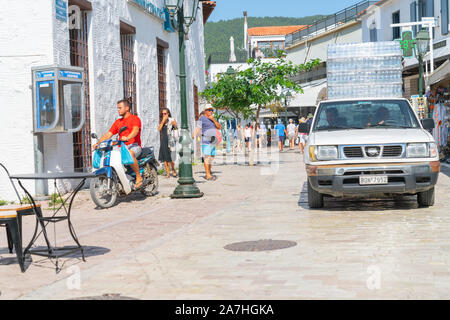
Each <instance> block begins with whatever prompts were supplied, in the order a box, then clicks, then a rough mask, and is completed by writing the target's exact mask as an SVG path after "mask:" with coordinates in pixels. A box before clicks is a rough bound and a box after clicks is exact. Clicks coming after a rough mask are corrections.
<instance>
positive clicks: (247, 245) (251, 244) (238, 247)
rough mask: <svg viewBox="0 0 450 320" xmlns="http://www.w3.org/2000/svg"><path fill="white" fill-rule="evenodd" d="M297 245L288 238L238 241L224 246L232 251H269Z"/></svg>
mask: <svg viewBox="0 0 450 320" xmlns="http://www.w3.org/2000/svg"><path fill="white" fill-rule="evenodd" d="M296 245H297V242H294V241H287V240H271V239H268V240H258V241H245V242H236V243H232V244H228V245H226V246H225V247H224V248H225V249H227V250H231V251H269V250H280V249H286V248H290V247H294V246H296Z"/></svg>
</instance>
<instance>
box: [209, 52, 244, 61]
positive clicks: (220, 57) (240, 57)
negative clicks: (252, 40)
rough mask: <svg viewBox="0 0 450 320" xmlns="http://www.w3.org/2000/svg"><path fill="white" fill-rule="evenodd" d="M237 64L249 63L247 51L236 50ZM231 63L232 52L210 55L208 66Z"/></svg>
mask: <svg viewBox="0 0 450 320" xmlns="http://www.w3.org/2000/svg"><path fill="white" fill-rule="evenodd" d="M234 54H235V55H236V61H235V62H236V63H245V62H247V59H248V56H247V51H246V50H235V51H234ZM208 63H211V64H219V63H230V52H229V51H228V52H213V53H211V54H210V55H209V57H208V60H207V64H208Z"/></svg>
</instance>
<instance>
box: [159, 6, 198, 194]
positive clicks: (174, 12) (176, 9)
mask: <svg viewBox="0 0 450 320" xmlns="http://www.w3.org/2000/svg"><path fill="white" fill-rule="evenodd" d="M198 2H199V0H164V5H165V6H166V8H167V10H168V11H169V13H170V20H171V23H172V26H173V27H174V29H176V30H178V43H179V60H180V61H179V63H180V75H179V77H180V98H181V136H180V144H181V150H180V157H181V161H180V170H179V171H180V172H179V176H180V178H179V179H178V186H177V187H176V188H175V190H174V192H173V194H172V195H171V198H173V199H174V198H175V199H176V198H200V197H202V196H203V193H202V192H200V189H199V188H198V187H197V185H196V184H195V180H194V178H193V175H192V154H193V148H192V138H191V135H190V134H189V127H188V117H187V105H186V61H185V53H184V51H185V47H184V40H185V35H187V34H188V33H189V27H190V26H191V24H192V23H193V22H194V21H195V19H196V17H197V9H198Z"/></svg>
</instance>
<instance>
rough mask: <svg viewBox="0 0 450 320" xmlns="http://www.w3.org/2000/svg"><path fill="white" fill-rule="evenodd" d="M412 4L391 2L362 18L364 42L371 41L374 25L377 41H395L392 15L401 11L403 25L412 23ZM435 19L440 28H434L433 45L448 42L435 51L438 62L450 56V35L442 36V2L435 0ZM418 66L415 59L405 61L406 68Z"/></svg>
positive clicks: (408, 2)
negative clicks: (371, 28) (373, 25)
mask: <svg viewBox="0 0 450 320" xmlns="http://www.w3.org/2000/svg"><path fill="white" fill-rule="evenodd" d="M412 2H413V0H391V1H388V2H386V3H385V4H384V5H382V6H380V7H376V6H373V7H372V8H371V10H368V14H367V15H364V16H363V17H362V28H363V42H369V41H370V26H371V25H372V24H375V25H376V29H377V41H392V40H394V39H393V33H392V27H391V26H390V25H391V24H392V14H393V13H394V12H396V11H400V22H401V23H406V22H412V21H411V12H410V5H411V3H412ZM416 10H417V8H416ZM416 16H417V19H418V17H419V16H418V14H417V13H416ZM434 17H435V18H437V25H438V26H437V27H435V28H434V39H433V43H437V42H440V41H443V40H447V45H446V47H444V48H440V49H438V50H434V59H435V60H436V59H438V58H440V57H443V56H446V55H449V54H450V50H449V48H450V37H449V36H450V34H449V33H447V34H442V29H441V23H442V20H441V0H434ZM418 28H419V27H418ZM400 30H401V29H400ZM417 64H418V61H417V59H416V58H414V57H411V58H407V59H405V67H410V66H413V65H417Z"/></svg>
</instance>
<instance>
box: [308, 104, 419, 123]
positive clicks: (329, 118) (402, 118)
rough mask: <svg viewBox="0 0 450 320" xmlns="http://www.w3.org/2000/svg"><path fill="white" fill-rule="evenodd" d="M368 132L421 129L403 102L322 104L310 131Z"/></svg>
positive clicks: (410, 110)
mask: <svg viewBox="0 0 450 320" xmlns="http://www.w3.org/2000/svg"><path fill="white" fill-rule="evenodd" d="M369 128H420V125H419V123H418V121H417V119H416V117H415V115H414V113H413V110H412V109H411V107H410V106H409V104H408V103H407V102H406V101H405V100H361V101H354V100H353V101H336V102H332V101H331V102H323V103H321V104H320V107H319V110H318V112H317V115H316V117H315V120H314V128H313V131H324V130H347V129H369Z"/></svg>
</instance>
